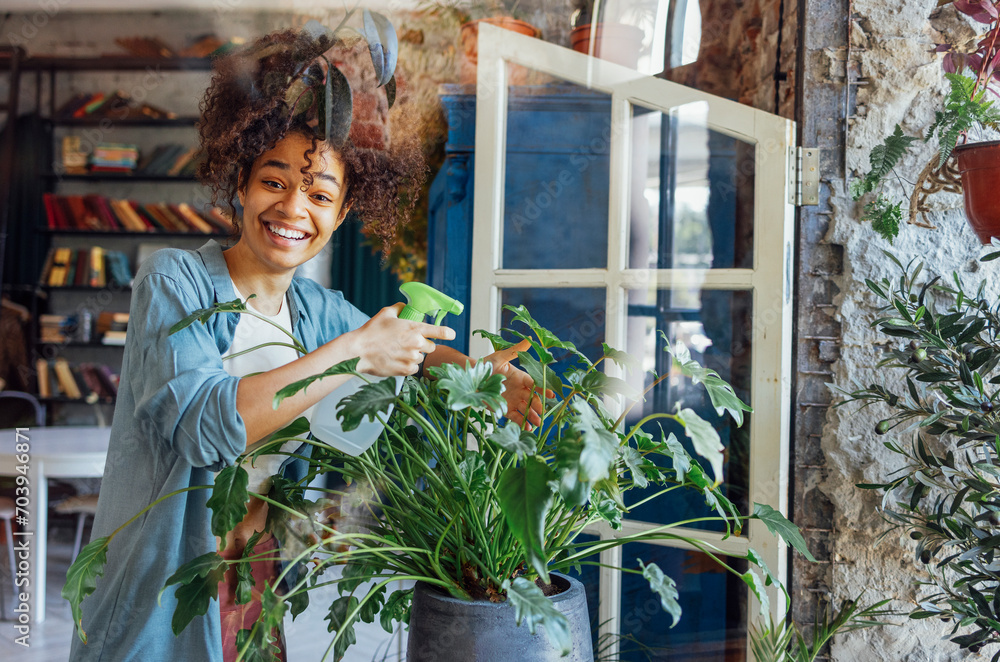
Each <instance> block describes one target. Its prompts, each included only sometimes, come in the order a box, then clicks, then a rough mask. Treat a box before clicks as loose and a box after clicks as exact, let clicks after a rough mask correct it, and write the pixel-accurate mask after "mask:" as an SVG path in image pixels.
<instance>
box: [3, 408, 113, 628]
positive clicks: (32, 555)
mask: <svg viewBox="0 0 1000 662" xmlns="http://www.w3.org/2000/svg"><path fill="white" fill-rule="evenodd" d="M18 430H20V431H21V435H20V438H19V437H18V434H17V430H15V429H6V430H0V475H5V476H14V475H20V472H19V471H18V470H17V467H18V462H17V456H18V455H20V454H19V453H16V452H15V443H17V442H23V441H25V439H24V438H25V437H27V442H28V445H29V450H28V481H29V484H28V486H29V488H30V493H29V495H28V496H29V498H30V499H31V502H30V503H29V504H28V525H27V526H26V527H21V528H20V530H21V531H24V532H25V534H24V538H23V539H27V540H28V541H29V544H30V550H29V562H30V563H31V568H30V569H29V574H28V579H29V582H30V583H29V586H28V588H29V589H30V591H29V592H30V593H31V600H32V601H31V607H30V608H31V611H32V612H33V613H32V617H33V618H32V620H33V621H34V622H35V623H41V622H42V621H44V620H45V559H46V532H47V530H48V511H49V489H48V483H47V482H46V481H47V480H48V479H49V478H81V477H100V476H102V475H104V461H105V458H106V457H107V454H108V442H109V440H110V438H111V428H110V427H93V426H65V427H49V428H38V427H32V428H18ZM29 532H30V533H29ZM17 542H19V537H18V536H16V535H15V544H17ZM19 590H21V589H19Z"/></svg>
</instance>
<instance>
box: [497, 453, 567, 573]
mask: <svg viewBox="0 0 1000 662" xmlns="http://www.w3.org/2000/svg"><path fill="white" fill-rule="evenodd" d="M554 478H555V474H554V473H553V471H552V469H551V468H549V465H547V464H545V462H543V461H541V460H539V459H538V458H536V457H529V458H526V459H525V461H524V464H522V465H520V466H510V467H508V468H507V469H506V470H504V472H503V473H502V474H501V475H500V480H498V481H497V498H498V501H499V502H500V509H501V510H502V511H503V516H504V520H506V522H507V526H508V527H510V530H511V533H513V534H514V537H515V538H517V539H518V540H519V541H520V542H521V545H522V546H523V547H524V553H525V556H527V557H528V561H529V562H530V563H531V567H532V568H534V569H535V572H537V573H538V575H539V576H540V577H541V578H542V581H544V582H545V583H548V582H549V571H548V568H547V567H546V558H545V516H546V515H547V514H548V512H549V506H550V505H551V504H552V490H551V488H550V487H549V481H550V480H553V479H554Z"/></svg>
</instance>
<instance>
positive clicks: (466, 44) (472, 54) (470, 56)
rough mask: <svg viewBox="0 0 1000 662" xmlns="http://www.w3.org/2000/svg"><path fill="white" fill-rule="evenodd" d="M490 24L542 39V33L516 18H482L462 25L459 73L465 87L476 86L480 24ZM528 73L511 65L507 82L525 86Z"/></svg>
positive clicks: (460, 80)
mask: <svg viewBox="0 0 1000 662" xmlns="http://www.w3.org/2000/svg"><path fill="white" fill-rule="evenodd" d="M480 23H489V24H490V25H495V26H497V27H500V28H503V29H504V30H510V31H512V32H517V33H520V34H525V35H528V36H529V37H540V36H541V35H542V31H541V30H539V29H538V28H536V27H535V26H534V25H532V24H531V23H525V22H524V21H521V20H518V19H516V18H508V17H506V16H497V17H495V18H482V19H479V20H478V21H470V22H468V23H463V24H462V61H461V68H460V69H459V72H458V82H459V83H461V84H463V85H475V83H476V66H477V65H478V63H479V24H480ZM527 77H528V72H527V70H526V69H525V68H524V67H521V66H518V65H516V64H515V65H511V66H510V68H509V71H508V73H507V82H508V84H510V85H524V83H525V81H526V80H527Z"/></svg>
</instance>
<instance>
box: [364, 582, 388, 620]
mask: <svg viewBox="0 0 1000 662" xmlns="http://www.w3.org/2000/svg"><path fill="white" fill-rule="evenodd" d="M384 600H385V584H383V585H382V586H379V587H377V588H372V589H371V590H370V591H368V595H366V596H365V599H364V601H363V602H362V603H361V612H360V613H359V614H358V615H359V616H360V617H361V620H362V621H364V622H365V623H374V622H375V617H376V616H378V613H379V611H381V610H382V602H383V601H384Z"/></svg>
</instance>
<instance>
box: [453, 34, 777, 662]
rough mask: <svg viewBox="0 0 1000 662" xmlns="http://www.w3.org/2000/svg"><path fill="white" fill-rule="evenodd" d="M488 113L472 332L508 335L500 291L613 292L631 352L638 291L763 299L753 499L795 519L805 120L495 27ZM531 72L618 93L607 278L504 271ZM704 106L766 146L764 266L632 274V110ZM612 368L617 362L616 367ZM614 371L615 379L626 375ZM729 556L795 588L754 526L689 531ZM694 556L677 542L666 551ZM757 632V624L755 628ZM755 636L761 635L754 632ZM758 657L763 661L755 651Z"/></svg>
mask: <svg viewBox="0 0 1000 662" xmlns="http://www.w3.org/2000/svg"><path fill="white" fill-rule="evenodd" d="M478 48H479V64H478V73H477V77H478V78H477V87H476V96H477V105H476V156H475V158H476V161H475V189H474V190H475V201H474V209H473V214H474V218H473V241H472V265H473V267H472V283H471V305H470V310H469V320H470V328H471V329H489V330H491V331H496V330H497V329H498V328H499V325H500V291H501V290H502V289H504V288H530V287H539V284H543V286H544V287H546V288H560V287H563V288H569V287H574V288H586V287H589V288H604V289H605V292H606V293H607V302H606V310H607V317H606V319H607V324H606V342H607V343H608V345H610V346H612V347H618V348H624V347H625V338H626V335H625V333H626V319H627V303H628V302H627V288H628V287H629V286H632V287H635V286H650V285H651V284H655V287H657V288H659V289H671V288H675V287H687V286H690V285H691V284H693V285H694V286H695V287H700V288H704V289H716V290H743V291H750V292H751V293H752V301H753V318H752V319H753V331H752V339H751V352H752V354H751V372H752V383H751V402H750V405H751V407H752V408H753V411H754V413H753V416H751V417H750V439H751V441H750V457H751V463H750V471H749V502H750V503H751V504H752V503H754V502H759V503H765V504H767V505H769V506H771V507H773V508H775V509H777V510H779V511H780V512H781V513H783V514H785V515H786V516H787V514H788V481H789V461H788V445H789V421H790V407H791V339H792V273H793V267H792V265H793V246H792V240H793V235H794V211H795V208H794V205H793V204H792V203H791V202H790V200H792V199H794V198H793V197H792V195H793V194H794V190H790V187H794V181H795V179H794V177H792V176H790V175H791V174H793V173H794V162H793V157H794V151H795V150H794V145H795V142H794V136H795V123H794V122H792V121H791V120H787V119H785V118H782V117H779V116H777V115H773V114H770V113H767V112H764V111H762V110H758V109H755V108H751V107H749V106H745V105H742V104H739V103H736V102H733V101H730V100H728V99H723V98H721V97H716V96H713V95H710V94H706V93H704V92H699V91H698V90H694V89H691V88H688V87H685V86H682V85H679V84H676V83H672V82H669V81H666V80H662V79H658V78H654V77H651V76H646V75H643V74H641V73H639V72H637V71H635V70H632V69H628V68H626V67H622V66H619V65H616V64H613V63H611V62H607V61H604V60H599V59H596V58H593V57H590V56H588V55H584V54H581V53H577V52H574V51H572V50H570V49H567V48H562V47H560V46H556V45H554V44H549V43H546V42H544V41H542V40H540V39H534V38H531V37H527V36H523V35H519V34H514V33H513V32H510V31H507V30H503V29H501V28H497V27H495V26H491V25H482V26H480V31H479V47H478ZM509 63H511V64H520V65H523V66H526V67H528V68H530V69H533V70H536V71H541V72H544V73H546V74H550V75H552V76H555V77H557V78H560V79H563V80H566V81H569V82H571V83H574V84H576V85H581V86H584V87H587V88H591V89H595V90H598V91H601V92H604V93H606V94H609V95H610V96H611V136H612V138H611V145H610V182H609V209H608V260H607V265H608V268H607V269H503V268H502V265H501V256H502V254H503V250H502V247H503V211H504V186H505V179H504V178H505V172H506V170H505V159H506V125H507V100H508V95H507V83H506V81H507V70H508V64H509ZM694 102H704V103H706V104H707V107H708V114H707V121H706V125H707V127H708V128H709V129H711V130H714V131H718V132H720V133H723V134H726V135H729V136H732V137H735V138H737V139H739V140H742V141H744V142H747V143H751V144H753V145H755V159H754V166H755V168H754V174H755V176H754V210H753V211H754V219H753V232H754V237H753V263H752V268H750V269H630V268H628V262H627V259H628V256H627V235H628V223H629V213H630V210H629V181H630V179H629V174H630V162H631V159H630V153H629V152H630V145H631V144H632V142H631V141H632V136H631V120H632V114H631V105H632V104H633V103H635V104H638V105H641V106H643V107H645V108H650V109H654V110H661V111H663V112H669V111H670V109H672V108H676V107H679V106H682V105H685V104H688V103H694ZM470 348H471V352H472V355H473V356H477V355H483V354H486V353H488V352H489V351H491V348H490V346H489V343H488V342H487V341H486V340H484V339H482V338H478V337H473V338H470ZM608 363H609V362H606V364H608ZM614 369H615V367H614V365H613V364H610V365H608V367H607V370H608V371H609V372H610V371H612V370H614ZM652 526H654V525H651V524H648V523H643V522H637V521H629V520H626V521H623V523H622V530H621V532H620V533H619V532H616V531H613V530H612V529H610V527H607V526H602V527H598V529H597V531H598V532H599V534H600V535H601V536H602V537H605V538H607V537H613V536H617V535H628V534H631V533H636V532H640V531H643V530H646V529H649V528H652ZM684 533H686V534H689V535H691V536H692V537H695V538H697V539H700V540H704V541H706V542H710V543H711V544H713V545H715V546H716V547H718V548H719V549H721V550H723V552H724V553H726V554H729V555H735V556H742V555H745V554H746V552H747V549H748V548H749V547H752V548H753V549H754V550H756V551H757V553H758V554H760V555H761V557H762V558H763V559H764V561H765V562H766V563H767V565H768V567H769V568H770V570H771V571H772V572H774V573H775V574H776V575H777V576H778V577H779V578H780V579H781V581H782V583H784V582H785V581H786V568H787V548H786V546H785V545H784V544H782V543H781V542H780V541H779V540H777V539H776V538H774V537H773V536H771V535H770V533H769V532H768V531H767V529H766V527H765V526H764V525H763V524H762V523H761V522H759V521H756V520H753V521H751V522H750V525H749V527H746V528H745V529H744V531H743V534H742V535H741V536H732V537H730V538H728V539H726V540H723V539H722V536H721V535H720V534H716V533H711V532H706V531H701V530H694V529H685V530H684ZM660 544H662V545H665V546H670V547H681V548H683V547H685V545H683V544H681V543H677V542H674V541H664V542H663V543H660ZM601 560H602V562H603V563H606V564H609V565H615V566H620V565H621V561H622V558H621V548H618V549H616V550H613V551H611V552H606V553H604V554H603V555H602V559H601ZM600 576H601V604H600V621H601V622H602V623H605V625H604V626H603V630H602V631H606V632H612V633H617V632H618V618H619V613H620V609H621V590H620V589H621V573H620V572H619V571H615V570H611V569H607V568H602V569H601V572H600ZM748 594H749V604H748V609H747V614H748V618H749V619H750V620H751V621H752V620H755V619H756V618H757V617H758V612H759V605H758V603H757V600H756V598H755V597H754V596H753V595H752V593H750V592H749V591H748ZM768 597H769V600H770V609H771V617H772V618H773V619H775V621H777V619H779V618H780V617H781V616H782V615H783V614H784V613H785V611H786V604H785V597H784V595H783V594H782V593H781V592H780V591H778V590H777V589H776V588H775V587H773V586H772V587H770V588H769V590H768ZM747 625H748V626H749V625H750V623H747ZM748 630H749V627H748ZM748 659H752V657H751V653H750V652H749V648H748Z"/></svg>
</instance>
